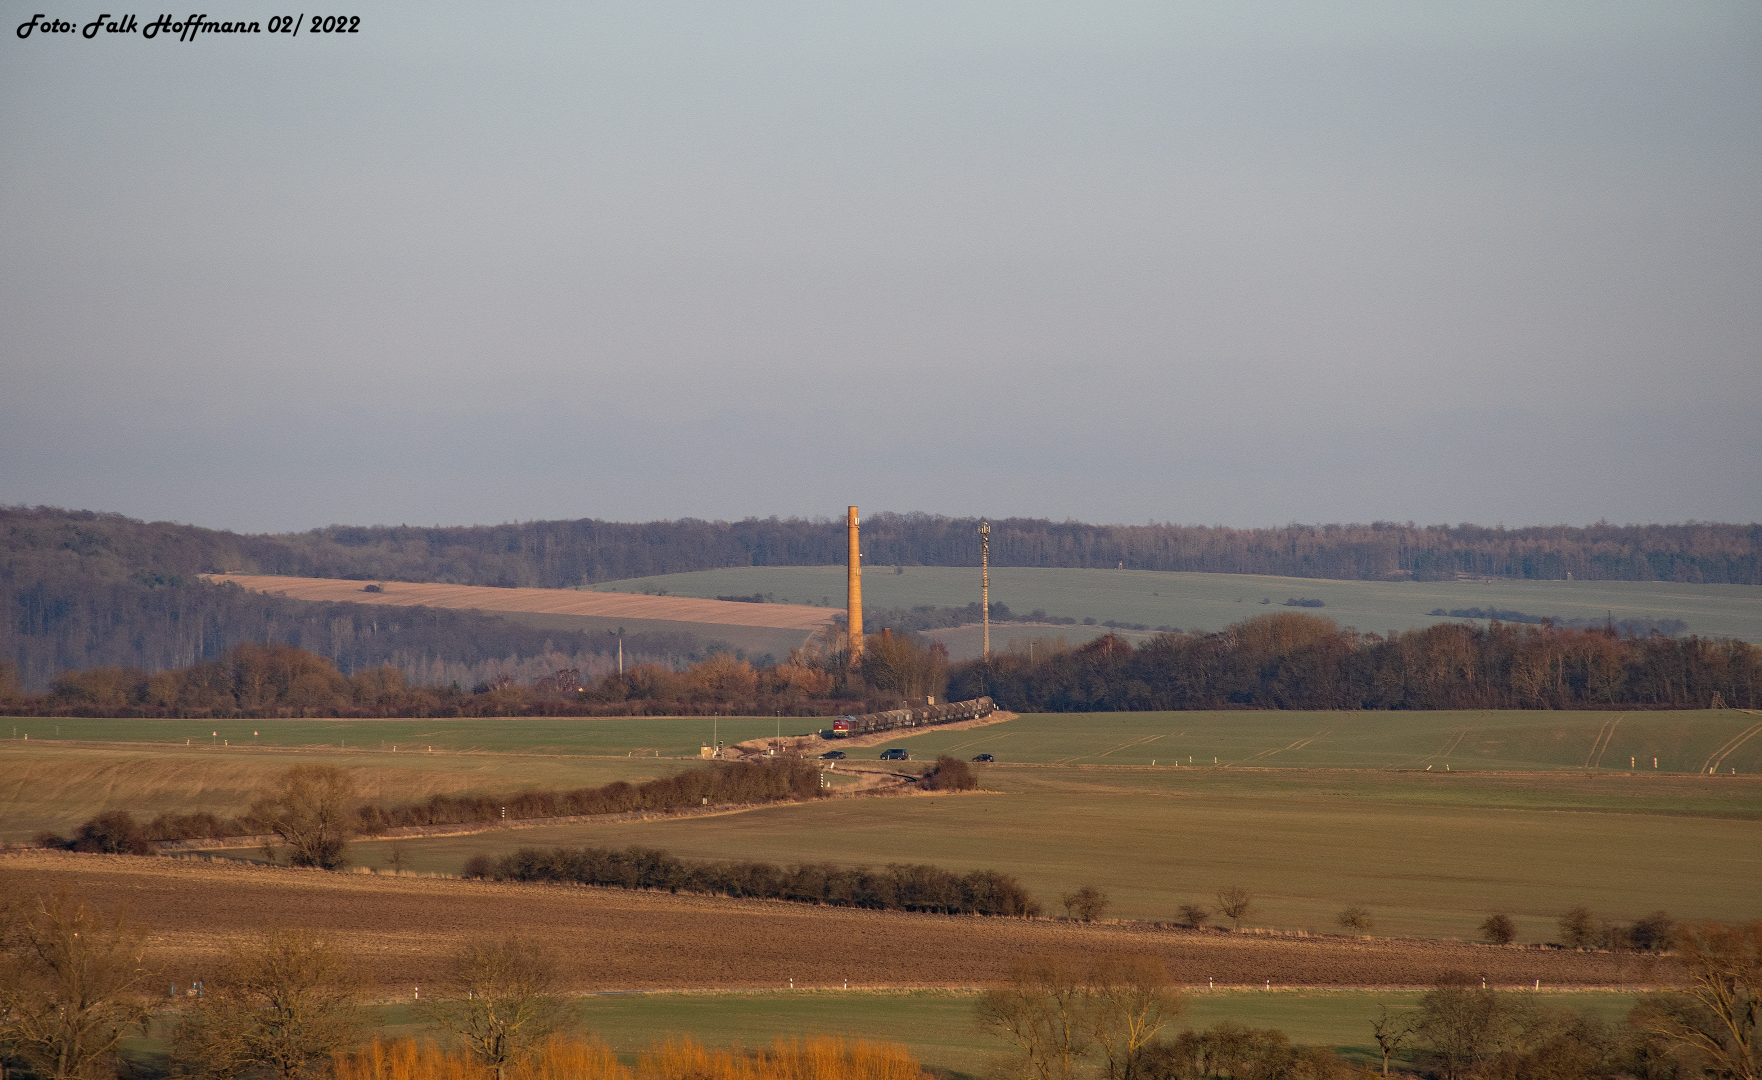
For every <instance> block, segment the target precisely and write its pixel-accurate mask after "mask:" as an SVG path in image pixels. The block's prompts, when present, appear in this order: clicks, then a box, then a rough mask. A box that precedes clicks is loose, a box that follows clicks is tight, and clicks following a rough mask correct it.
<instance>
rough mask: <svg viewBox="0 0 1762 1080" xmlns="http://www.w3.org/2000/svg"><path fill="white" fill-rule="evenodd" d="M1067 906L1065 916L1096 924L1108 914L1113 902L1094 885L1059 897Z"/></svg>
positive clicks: (1085, 886)
mask: <svg viewBox="0 0 1762 1080" xmlns="http://www.w3.org/2000/svg"><path fill="white" fill-rule="evenodd" d="M1059 900H1060V901H1061V902H1062V903H1063V904H1064V906H1065V914H1066V915H1069V916H1070V917H1072V918H1074V919H1081V920H1083V921H1084V922H1094V921H1095V920H1096V919H1099V918H1101V916H1102V915H1103V914H1105V913H1106V911H1107V909H1108V908H1109V907H1111V906H1112V904H1113V901H1112V900H1109V899H1108V896H1107V894H1106V893H1104V892H1102V891H1101V890H1100V889H1097V888H1096V887H1095V886H1093V885H1084V886H1082V887H1081V888H1079V889H1077V890H1076V891H1075V892H1068V893H1065V894H1064V895H1063V896H1061V897H1059Z"/></svg>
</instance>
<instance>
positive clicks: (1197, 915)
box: [1177, 904, 1211, 930]
mask: <svg viewBox="0 0 1762 1080" xmlns="http://www.w3.org/2000/svg"><path fill="white" fill-rule="evenodd" d="M1177 910H1178V911H1179V913H1180V916H1181V921H1182V922H1184V923H1186V924H1187V925H1188V926H1191V927H1192V928H1193V929H1195V930H1197V929H1199V928H1200V927H1201V926H1204V925H1205V920H1207V919H1209V918H1211V912H1209V911H1207V910H1205V909H1204V908H1202V907H1200V906H1199V905H1198V904H1182V905H1181V906H1180V907H1179V908H1178V909H1177Z"/></svg>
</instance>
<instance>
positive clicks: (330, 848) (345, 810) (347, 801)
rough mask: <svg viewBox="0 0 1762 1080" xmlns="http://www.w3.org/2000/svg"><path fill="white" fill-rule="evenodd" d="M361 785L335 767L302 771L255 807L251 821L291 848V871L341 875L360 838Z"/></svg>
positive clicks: (291, 774)
mask: <svg viewBox="0 0 1762 1080" xmlns="http://www.w3.org/2000/svg"><path fill="white" fill-rule="evenodd" d="M354 801H355V782H354V781H353V780H352V779H350V777H349V774H348V773H346V772H344V771H343V770H342V769H339V768H337V767H336V766H334V765H296V766H294V767H293V768H291V769H289V770H288V771H287V772H285V773H282V774H281V778H280V779H279V780H278V781H276V787H275V790H274V791H273V792H272V793H271V794H269V795H267V796H265V797H263V798H261V799H258V800H257V801H256V802H255V803H253V804H252V805H251V809H250V812H249V813H248V814H246V815H245V820H247V821H250V822H252V823H253V824H254V825H255V826H256V827H258V828H261V829H263V830H264V831H266V832H270V833H274V834H275V836H276V837H277V838H278V839H279V840H280V841H281V843H282V844H283V845H284V846H286V848H287V851H288V865H290V866H316V867H318V868H320V869H323V870H335V869H337V868H338V867H340V866H344V865H346V864H347V863H348V861H349V858H348V846H349V840H350V839H351V838H352V837H353V836H354V835H355V829H354V824H355V818H354Z"/></svg>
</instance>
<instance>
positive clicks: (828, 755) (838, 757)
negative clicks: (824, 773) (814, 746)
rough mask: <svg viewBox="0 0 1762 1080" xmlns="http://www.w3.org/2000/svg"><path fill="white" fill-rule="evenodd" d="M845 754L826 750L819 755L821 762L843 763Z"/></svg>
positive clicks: (841, 751) (839, 751)
mask: <svg viewBox="0 0 1762 1080" xmlns="http://www.w3.org/2000/svg"><path fill="white" fill-rule="evenodd" d="M845 757H846V754H845V752H844V751H843V750H828V751H826V752H825V753H824V754H821V755H820V760H821V761H843V760H844V759H845Z"/></svg>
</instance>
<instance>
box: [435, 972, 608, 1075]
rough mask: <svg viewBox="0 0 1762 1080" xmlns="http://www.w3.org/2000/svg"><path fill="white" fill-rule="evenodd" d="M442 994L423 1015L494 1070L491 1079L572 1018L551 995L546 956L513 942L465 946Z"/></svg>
mask: <svg viewBox="0 0 1762 1080" xmlns="http://www.w3.org/2000/svg"><path fill="white" fill-rule="evenodd" d="M443 989H444V990H445V991H446V992H447V994H448V995H449V996H448V997H447V998H446V999H443V1000H441V1001H438V1002H434V1003H432V1004H431V1005H429V1007H428V1008H427V1009H426V1010H425V1011H426V1012H427V1014H428V1015H429V1017H430V1018H432V1019H433V1020H434V1021H435V1022H437V1023H439V1024H440V1025H441V1026H442V1027H444V1028H446V1029H447V1030H448V1031H450V1032H452V1033H453V1034H454V1035H456V1036H458V1037H459V1040H460V1041H461V1042H463V1043H464V1044H465V1047H466V1049H468V1050H470V1051H471V1053H472V1054H474V1055H475V1056H476V1057H477V1058H478V1059H479V1060H481V1061H482V1062H483V1063H484V1064H485V1065H488V1066H489V1067H490V1068H492V1069H494V1070H495V1072H496V1080H505V1077H506V1074H507V1068H508V1065H509V1063H510V1062H512V1061H513V1060H514V1059H515V1058H516V1057H517V1056H519V1055H520V1053H522V1052H523V1051H524V1050H525V1049H526V1047H528V1046H530V1045H532V1044H533V1043H534V1042H537V1041H539V1040H542V1039H544V1038H545V1037H546V1036H548V1035H550V1034H551V1033H552V1032H554V1031H556V1030H557V1029H558V1028H559V1027H561V1026H563V1025H564V1024H566V1023H567V1022H568V1021H569V1020H570V1019H571V1017H572V1013H573V1010H572V1009H570V1008H569V1006H568V1005H567V1004H566V1003H565V1002H564V1001H563V1000H562V999H561V998H560V997H558V995H557V990H558V977H557V965H556V963H555V962H554V961H553V960H552V959H551V955H550V953H549V952H547V951H546V950H545V949H544V947H543V946H541V945H539V944H537V943H535V942H529V941H525V940H522V939H521V938H518V937H507V938H503V939H501V940H499V941H476V942H472V943H471V944H469V945H467V946H466V947H465V948H464V949H463V950H462V951H461V952H460V953H459V954H458V955H457V956H456V957H454V959H453V963H452V967H451V970H450V971H449V972H448V975H447V978H446V981H445V983H444V984H443Z"/></svg>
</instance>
